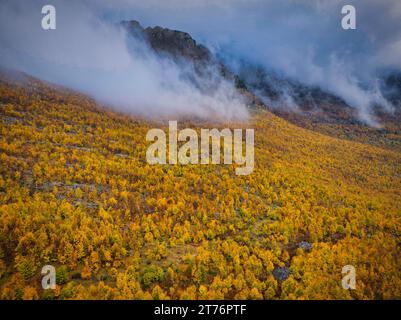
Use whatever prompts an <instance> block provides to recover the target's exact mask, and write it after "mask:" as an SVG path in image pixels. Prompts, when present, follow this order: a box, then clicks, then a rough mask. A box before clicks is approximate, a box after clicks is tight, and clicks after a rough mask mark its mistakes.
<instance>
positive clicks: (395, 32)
mask: <svg viewBox="0 0 401 320" xmlns="http://www.w3.org/2000/svg"><path fill="white" fill-rule="evenodd" d="M45 4H52V5H54V6H55V7H56V10H57V11H56V12H57V29H56V30H52V31H44V30H42V29H41V26H40V21H41V18H42V14H41V8H42V6H43V5H45ZM345 4H352V5H353V6H354V7H355V8H356V30H344V29H342V27H341V19H342V18H343V15H342V13H341V8H342V7H343V5H345ZM132 19H134V20H138V21H140V22H141V24H142V25H143V26H156V25H160V26H163V27H168V28H172V29H177V30H183V31H186V32H189V33H190V34H191V35H192V36H193V37H194V38H195V39H196V40H197V41H198V42H201V43H203V44H205V45H207V46H208V47H209V48H210V49H211V50H212V51H213V52H214V53H215V54H217V55H219V56H220V57H223V58H224V60H225V62H226V63H227V64H228V65H230V67H232V68H233V69H235V68H236V67H237V66H238V65H239V62H240V61H246V62H249V63H254V64H258V65H261V66H263V67H265V68H266V69H267V70H274V72H277V73H279V74H282V75H283V76H285V77H291V78H294V79H297V80H299V81H300V82H303V83H306V84H310V85H318V86H320V87H322V88H323V89H325V90H327V91H329V92H332V93H334V94H337V95H339V96H340V97H342V98H343V99H344V100H345V101H346V102H347V103H348V104H349V105H351V106H352V107H355V108H357V109H358V110H359V111H360V117H361V118H362V119H363V120H365V121H366V122H368V123H369V121H370V119H369V113H370V110H371V108H372V106H373V105H374V104H380V105H382V106H383V107H385V108H387V109H388V110H390V109H391V106H390V105H389V104H388V103H387V101H385V99H384V98H383V97H382V95H381V92H380V86H379V82H378V81H379V79H380V76H381V74H383V73H384V72H389V71H392V70H400V69H401V59H400V57H401V1H399V0H380V1H379V0H375V1H373V0H354V1H339V0H330V1H326V0H303V1H301V0H298V1H297V0H281V1H279V0H264V1H263V0H247V1H245V0H220V1H211V0H206V1H205V0H202V1H201V0H192V1H191V0H172V1H169V0H147V1H137V0H133V1H129V0H116V1H108V0H86V1H85V0H82V1H78V0H69V1H61V0H47V1H39V0H32V1H29V2H27V1H22V0H13V1H11V0H2V1H0V42H1V43H2V46H1V48H0V63H1V64H2V65H5V66H8V67H10V68H17V69H20V70H23V71H26V72H28V73H31V74H33V75H36V76H39V77H41V78H44V79H46V80H50V81H54V82H57V83H60V84H64V85H67V86H70V87H72V88H75V89H79V90H82V91H84V92H87V93H88V94H91V95H93V96H94V97H96V98H97V99H99V100H100V101H103V102H106V103H110V104H112V105H114V106H116V107H119V108H122V109H124V110H127V111H133V112H145V111H146V112H151V113H155V114H156V113H166V114H169V113H170V112H171V113H175V112H180V113H181V112H184V113H186V112H189V113H192V114H195V115H197V116H206V117H207V116H210V115H214V114H215V113H216V112H217V113H219V114H220V115H221V116H223V117H229V118H230V117H234V116H235V115H240V116H241V117H246V114H247V112H246V108H245V106H244V102H243V101H241V97H238V96H237V95H236V94H235V90H233V88H232V87H231V86H230V84H229V83H226V82H224V81H223V80H222V81H221V86H220V87H219V88H217V90H216V91H215V92H213V94H210V95H205V93H203V92H199V91H198V90H197V89H196V88H194V87H193V86H191V84H189V83H187V82H185V81H184V80H182V79H181V77H180V74H181V72H182V68H185V66H176V65H174V64H173V63H171V62H169V61H165V60H163V61H161V60H160V59H159V58H158V57H155V56H154V55H152V54H151V52H149V54H148V55H147V57H146V59H142V60H141V59H140V58H138V57H132V54H130V52H129V50H128V48H127V44H126V35H124V34H123V33H122V32H121V30H118V29H117V28H116V27H115V24H116V23H117V22H119V21H121V20H132ZM141 45H142V44H141ZM217 76H218V75H216V77H217Z"/></svg>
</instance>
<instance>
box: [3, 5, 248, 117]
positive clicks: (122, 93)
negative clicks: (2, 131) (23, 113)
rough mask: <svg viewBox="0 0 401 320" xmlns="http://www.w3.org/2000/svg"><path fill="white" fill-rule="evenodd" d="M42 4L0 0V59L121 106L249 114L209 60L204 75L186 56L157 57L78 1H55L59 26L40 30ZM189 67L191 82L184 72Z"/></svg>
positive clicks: (157, 113)
mask: <svg viewBox="0 0 401 320" xmlns="http://www.w3.org/2000/svg"><path fill="white" fill-rule="evenodd" d="M42 4H44V3H42V2H41V1H33V2H30V3H27V2H26V1H13V2H11V1H10V2H9V3H7V4H4V3H3V4H1V12H0V30H1V31H0V41H1V42H2V47H1V49H0V57H1V60H0V61H1V64H2V65H3V66H5V67H8V68H12V69H17V70H21V71H25V72H27V73H30V74H32V75H35V76H38V77H39V78H42V79H45V80H48V81H52V82H55V83H59V84H63V85H66V86H68V87H71V88H74V89H78V90H80V91H82V92H85V93H87V94H90V95H92V96H93V97H95V98H96V99H97V100H99V101H101V102H102V103H106V104H109V105H111V106H113V107H115V108H118V109H119V110H123V111H126V112H132V113H135V114H141V115H144V116H151V117H181V116H183V117H185V116H195V117H199V118H213V119H216V118H217V119H218V118H221V119H228V120H231V119H244V118H246V117H247V109H246V107H245V103H244V101H243V99H242V97H241V96H240V95H239V94H238V92H237V91H236V90H235V87H234V85H233V84H232V83H231V82H229V81H227V80H225V79H223V78H222V77H221V76H220V75H219V72H218V69H217V68H216V69H213V68H212V67H211V70H210V71H209V73H208V77H207V78H206V77H202V76H200V75H199V74H196V72H195V71H194V70H191V66H190V64H187V63H185V61H182V63H180V62H176V61H172V60H171V59H169V58H168V57H160V56H158V55H156V54H155V53H154V52H153V51H152V50H150V49H149V48H148V47H147V44H146V43H145V42H143V41H141V40H139V39H136V38H133V37H130V36H129V35H127V34H126V32H125V30H123V29H122V28H121V27H120V26H119V25H118V24H117V23H115V22H113V21H107V19H104V18H103V17H101V16H100V15H99V12H98V11H96V10H93V8H92V7H91V6H88V5H87V4H83V3H79V2H77V1H68V2H66V1H53V5H54V6H55V7H56V10H57V28H56V30H51V31H45V30H42V28H41V24H40V22H41V18H42V15H41V8H42ZM35 13H36V14H35ZM189 74H190V75H191V78H192V79H196V81H195V82H196V85H195V82H194V81H189V80H188V75H189ZM202 87H212V89H211V90H207V91H206V90H202Z"/></svg>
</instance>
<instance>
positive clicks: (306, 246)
mask: <svg viewBox="0 0 401 320" xmlns="http://www.w3.org/2000/svg"><path fill="white" fill-rule="evenodd" d="M299 248H301V249H302V250H304V251H310V250H311V249H312V244H311V243H309V242H307V241H301V242H300V243H299Z"/></svg>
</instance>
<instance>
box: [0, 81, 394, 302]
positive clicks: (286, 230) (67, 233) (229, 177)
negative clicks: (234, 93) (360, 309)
mask: <svg viewBox="0 0 401 320" xmlns="http://www.w3.org/2000/svg"><path fill="white" fill-rule="evenodd" d="M23 82H25V84H29V85H28V86H21V85H20V83H18V82H17V83H10V82H9V81H5V80H4V79H3V80H2V81H1V82H0V130H1V134H0V259H1V260H0V297H1V298H2V299H5V298H7V299H21V298H23V299H32V298H34V299H36V298H45V299H71V298H72V299H84V298H85V299H95V298H96V299H169V298H178V299H279V298H281V299H325V298H334V299H352V298H356V299H388V298H401V276H400V275H401V261H400V259H401V221H400V208H401V191H400V190H401V154H400V153H399V152H396V151H391V150H387V149H382V148H378V147H374V146H371V145H367V144H362V143H358V142H352V141H345V140H340V139H336V138H332V137H329V136H325V135H322V134H319V133H316V132H313V131H309V130H306V129H302V128H300V127H297V126H295V125H292V124H290V123H289V122H287V121H286V120H283V119H281V118H279V117H277V116H275V115H273V114H271V113H270V112H268V111H255V112H254V114H253V115H252V118H251V119H250V120H249V122H248V123H244V124H212V123H195V122H189V121H186V122H182V123H179V124H180V126H182V127H188V126H190V127H194V128H197V129H199V128H201V127H211V126H217V127H232V128H235V127H239V126H246V127H248V128H249V127H251V128H254V129H255V171H254V172H253V174H251V175H249V176H242V177H240V176H236V175H235V174H234V170H233V168H232V166H226V165H219V166H200V165H186V166H182V165H175V166H174V165H171V166H170V165H163V166H161V165H154V166H151V165H148V164H147V163H146V158H145V153H146V148H147V146H148V143H147V142H146V140H145V136H146V132H147V131H148V130H149V129H150V128H153V127H160V123H153V122H151V121H149V120H144V119H139V118H135V117H133V116H128V115H124V114H120V113H117V112H113V111H111V110H108V109H106V108H104V107H102V106H99V105H97V104H96V103H95V102H94V101H93V100H91V99H89V98H87V97H85V96H82V95H80V94H77V93H74V92H71V91H67V90H64V89H62V88H56V87H54V86H51V85H48V84H45V83H43V82H40V81H38V80H36V79H33V78H25V79H24V81H23ZM163 126H164V128H166V124H165V123H163ZM46 264H52V265H54V266H55V267H56V269H57V284H58V285H57V289H56V290H55V291H54V292H53V291H52V290H47V291H44V290H42V289H41V286H40V283H41V274H40V272H41V268H42V266H44V265H46ZM349 264H351V265H353V266H355V268H356V271H357V288H356V290H351V291H347V290H343V289H342V287H341V278H342V274H341V269H342V267H343V266H344V265H349Z"/></svg>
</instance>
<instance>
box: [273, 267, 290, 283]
mask: <svg viewBox="0 0 401 320" xmlns="http://www.w3.org/2000/svg"><path fill="white" fill-rule="evenodd" d="M289 276H290V269H289V268H288V267H277V268H275V269H274V270H273V277H274V278H275V279H276V280H278V281H284V280H287V279H288V277H289Z"/></svg>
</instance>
